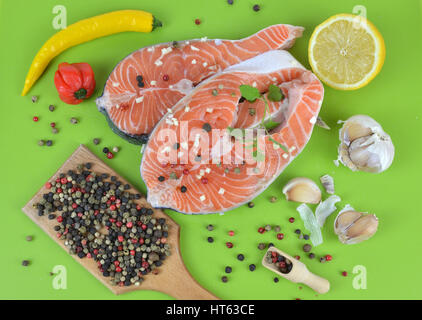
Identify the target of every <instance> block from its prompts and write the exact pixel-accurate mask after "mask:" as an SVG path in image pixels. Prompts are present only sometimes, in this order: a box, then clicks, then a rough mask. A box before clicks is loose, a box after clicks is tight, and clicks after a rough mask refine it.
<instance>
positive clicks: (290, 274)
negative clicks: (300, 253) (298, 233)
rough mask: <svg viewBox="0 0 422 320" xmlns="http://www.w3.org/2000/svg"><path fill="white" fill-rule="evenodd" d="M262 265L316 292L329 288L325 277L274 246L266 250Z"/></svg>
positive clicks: (323, 291) (324, 291) (326, 290)
mask: <svg viewBox="0 0 422 320" xmlns="http://www.w3.org/2000/svg"><path fill="white" fill-rule="evenodd" d="M262 265H263V266H264V267H265V268H267V269H269V270H271V271H273V272H275V273H277V274H278V275H280V276H282V277H283V278H285V279H287V280H290V281H292V282H295V283H303V284H306V285H307V286H308V287H310V288H312V289H313V290H315V291H316V292H318V293H321V294H322V293H327V292H328V290H330V283H329V282H328V280H327V279H324V278H321V277H319V276H317V275H315V274H313V273H312V272H310V271H309V270H308V268H306V266H305V264H303V263H302V262H300V261H298V260H297V259H295V258H293V257H292V256H290V255H288V254H287V253H285V252H283V251H281V250H279V249H277V248H276V247H270V248H269V249H268V250H267V252H266V253H265V255H264V258H263V259H262Z"/></svg>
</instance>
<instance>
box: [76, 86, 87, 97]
mask: <svg viewBox="0 0 422 320" xmlns="http://www.w3.org/2000/svg"><path fill="white" fill-rule="evenodd" d="M86 94H87V92H86V89H84V88H81V89H79V90H78V91H75V93H74V94H73V95H74V96H75V98H76V99H78V100H81V99H85V97H86Z"/></svg>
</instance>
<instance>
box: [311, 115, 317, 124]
mask: <svg viewBox="0 0 422 320" xmlns="http://www.w3.org/2000/svg"><path fill="white" fill-rule="evenodd" d="M316 121H317V118H316V117H312V118H311V119H310V120H309V122H310V123H312V124H315V123H316Z"/></svg>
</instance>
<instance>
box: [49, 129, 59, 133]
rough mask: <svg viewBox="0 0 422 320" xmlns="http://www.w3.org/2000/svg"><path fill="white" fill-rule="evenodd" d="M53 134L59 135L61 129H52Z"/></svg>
mask: <svg viewBox="0 0 422 320" xmlns="http://www.w3.org/2000/svg"><path fill="white" fill-rule="evenodd" d="M51 132H52V133H53V134H57V133H58V132H59V129H57V128H52V129H51Z"/></svg>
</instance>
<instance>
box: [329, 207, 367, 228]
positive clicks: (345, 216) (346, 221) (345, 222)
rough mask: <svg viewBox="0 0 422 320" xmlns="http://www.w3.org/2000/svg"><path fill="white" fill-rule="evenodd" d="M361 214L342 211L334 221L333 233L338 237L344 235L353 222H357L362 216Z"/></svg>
mask: <svg viewBox="0 0 422 320" xmlns="http://www.w3.org/2000/svg"><path fill="white" fill-rule="evenodd" d="M362 214H363V213H362V212H357V211H353V208H352V210H346V211H344V210H342V211H340V213H339V214H338V215H337V218H336V219H335V221H334V232H335V233H336V234H337V235H338V234H340V233H344V232H345V231H346V230H347V228H349V227H350V226H351V225H352V224H353V222H355V221H356V220H358V219H359V218H360V217H361V216H362Z"/></svg>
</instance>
